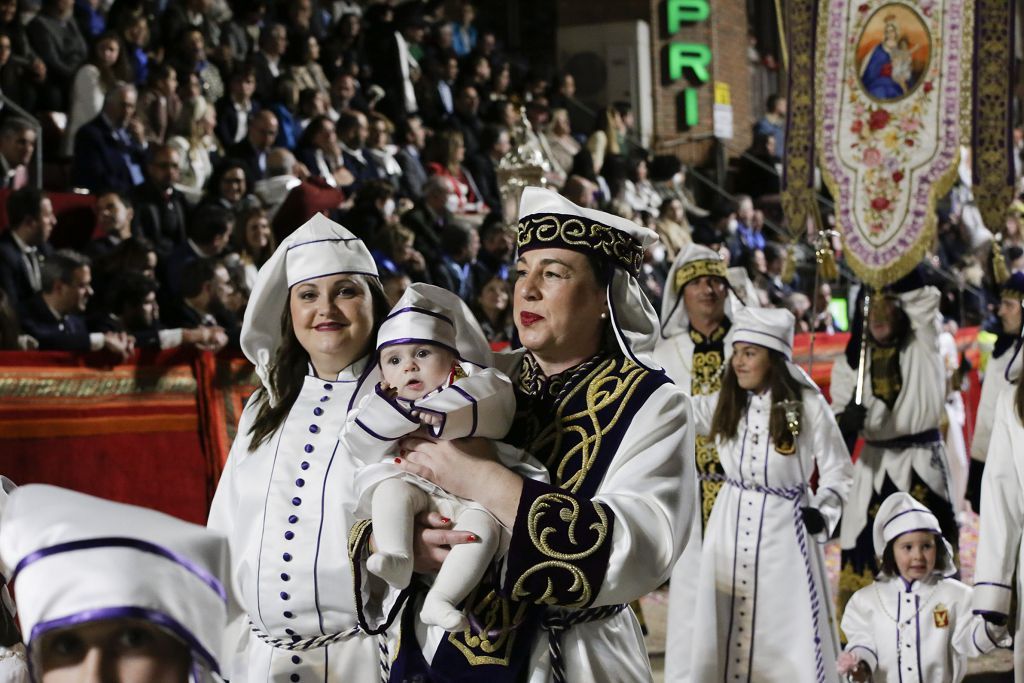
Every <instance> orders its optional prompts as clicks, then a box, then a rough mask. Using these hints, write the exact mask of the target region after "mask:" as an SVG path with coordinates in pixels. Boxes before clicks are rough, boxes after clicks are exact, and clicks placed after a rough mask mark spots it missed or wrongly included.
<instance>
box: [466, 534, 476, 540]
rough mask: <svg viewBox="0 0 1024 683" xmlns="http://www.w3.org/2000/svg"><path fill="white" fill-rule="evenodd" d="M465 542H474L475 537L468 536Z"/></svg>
mask: <svg viewBox="0 0 1024 683" xmlns="http://www.w3.org/2000/svg"><path fill="white" fill-rule="evenodd" d="M466 540H467V541H475V540H476V536H474V535H473V534H470V535H469V536H466Z"/></svg>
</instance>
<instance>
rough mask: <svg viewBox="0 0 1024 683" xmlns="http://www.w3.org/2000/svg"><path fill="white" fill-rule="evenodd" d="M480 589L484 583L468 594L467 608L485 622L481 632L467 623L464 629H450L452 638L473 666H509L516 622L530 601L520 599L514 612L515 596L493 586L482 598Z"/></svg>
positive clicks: (451, 640) (478, 619)
mask: <svg viewBox="0 0 1024 683" xmlns="http://www.w3.org/2000/svg"><path fill="white" fill-rule="evenodd" d="M480 590H481V586H477V587H476V588H475V589H474V590H473V592H472V593H470V595H469V597H468V598H466V605H465V610H466V611H467V612H472V614H473V616H474V617H475V618H476V621H477V623H478V624H479V625H480V626H481V629H480V632H479V633H474V630H473V629H470V628H468V627H467V628H466V629H465V630H463V631H459V632H456V633H449V634H448V642H450V643H451V644H452V645H454V646H455V647H456V648H457V649H458V650H459V652H461V653H462V654H463V656H464V657H465V658H466V661H467V662H469V665H470V666H480V665H483V664H497V665H499V666H508V665H509V660H510V658H511V656H512V646H513V644H514V643H515V640H516V634H517V633H518V631H517V630H516V629H515V628H513V626H514V625H515V624H518V623H519V622H521V621H522V619H523V615H524V614H525V612H526V609H527V607H528V605H527V603H525V602H523V603H518V604H517V605H516V610H515V614H513V613H512V601H511V600H509V599H508V598H506V597H504V596H502V595H500V594H499V593H497V592H496V591H493V590H488V591H487V595H485V596H484V597H483V598H482V599H478V591H480Z"/></svg>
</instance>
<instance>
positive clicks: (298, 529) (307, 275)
mask: <svg viewBox="0 0 1024 683" xmlns="http://www.w3.org/2000/svg"><path fill="white" fill-rule="evenodd" d="M328 276H330V277H333V278H342V279H339V280H338V282H339V286H343V288H342V289H341V290H339V291H338V297H348V296H350V295H351V291H350V290H352V289H354V288H358V289H359V290H360V291H361V295H362V296H365V297H369V298H371V299H372V302H371V306H372V311H373V312H372V317H373V320H372V321H368V320H364V319H362V318H361V317H360V318H359V319H353V318H351V317H350V318H349V320H348V322H349V323H350V325H349V326H348V327H347V328H345V329H347V330H351V331H352V332H351V334H352V335H353V336H352V337H351V338H350V339H349V341H348V342H347V343H346V345H345V346H344V347H343V348H342V350H343V351H344V350H346V349H348V350H349V351H351V354H350V355H354V356H355V360H353V361H352V362H351V363H350V364H349V365H347V367H344V368H343V369H341V371H340V372H337V373H336V374H333V375H330V376H319V375H318V373H317V371H316V366H315V364H314V362H313V361H315V360H316V358H315V357H314V356H313V355H312V354H311V353H310V351H311V350H312V351H313V352H317V349H315V348H312V349H310V348H306V347H304V346H300V343H301V342H299V341H298V340H297V339H296V338H295V335H296V332H295V331H294V325H295V321H294V320H289V322H290V325H289V326H288V327H287V328H285V326H284V325H283V324H282V316H283V315H285V313H286V312H287V311H288V307H289V305H290V303H289V302H290V300H291V299H292V298H294V297H300V298H301V297H304V296H306V294H305V292H304V288H305V287H308V286H309V285H307V284H305V283H309V282H315V281H317V279H323V278H325V277H328ZM293 290H294V291H293ZM332 296H333V295H332ZM324 298H325V299H330V298H331V297H324ZM388 308H389V307H388V306H387V303H386V300H385V299H384V297H383V292H382V291H381V290H380V286H379V283H377V282H376V267H375V265H374V262H373V258H372V257H371V256H370V253H369V250H367V249H366V247H365V246H364V245H363V243H362V242H361V241H359V240H358V239H356V238H355V237H354V236H353V235H352V234H351V233H349V232H348V231H347V230H346V229H345V228H343V227H342V226H340V225H338V224H337V223H334V222H333V221H331V220H329V219H327V218H325V217H324V216H322V215H320V214H317V215H315V216H314V217H313V218H311V219H310V220H309V221H308V222H307V223H306V224H304V225H303V226H301V227H300V228H298V229H297V230H296V231H295V232H293V233H292V234H291V235H290V236H289V237H288V238H287V239H286V240H284V241H283V242H282V244H281V245H280V246H279V247H278V249H277V251H276V252H275V253H274V255H273V256H272V257H271V258H270V260H269V261H268V262H267V263H266V264H264V266H263V267H262V268H261V269H260V272H259V275H258V278H257V282H256V287H255V288H254V289H253V292H252V295H251V297H250V299H249V306H248V308H247V309H246V313H245V320H244V324H243V327H242V339H241V341H242V350H243V351H244V352H245V354H246V356H247V357H248V358H249V359H250V360H251V361H252V362H253V363H255V364H256V371H257V374H258V375H259V376H260V379H261V380H262V382H263V388H261V389H260V390H259V391H257V392H256V394H254V395H253V397H252V398H251V399H250V400H249V402H248V404H247V405H246V407H245V410H244V411H243V413H242V417H241V420H240V421H239V425H238V432H237V436H236V437H235V442H234V443H233V444H232V446H231V452H230V453H229V455H228V460H227V464H226V465H225V467H224V472H223V474H222V475H221V479H220V483H219V485H218V487H217V492H216V494H215V496H214V499H213V504H212V507H211V509H210V518H209V526H210V527H211V528H213V529H217V530H220V531H221V532H222V533H224V534H225V535H226V536H228V539H229V541H230V544H231V559H232V577H233V579H234V581H235V583H236V586H237V589H238V593H239V602H240V604H239V605H238V606H237V607H236V609H235V610H234V611H233V614H232V624H231V626H230V627H229V634H228V641H229V642H228V647H229V648H230V650H231V652H230V659H229V661H228V662H226V665H225V668H226V670H227V675H226V676H225V677H226V678H228V679H230V680H232V681H240V682H241V681H244V682H245V683H257V682H262V681H268V682H270V681H273V682H275V683H277V682H281V683H285V682H294V681H301V682H303V683H310V682H314V683H316V682H322V683H341V682H342V681H344V682H345V683H349V682H352V683H369V682H376V681H379V680H380V676H381V673H380V668H381V662H380V654H379V652H380V650H379V648H380V645H381V644H380V642H379V639H378V638H377V637H375V636H369V635H366V634H365V633H362V632H360V631H359V629H358V628H356V613H355V612H356V610H355V603H354V598H353V595H352V588H351V580H352V579H351V577H352V572H351V568H350V565H349V555H348V551H347V547H346V540H347V538H348V534H349V530H350V528H351V527H352V525H353V524H354V523H355V518H354V517H353V516H352V515H351V513H350V512H349V511H348V506H349V505H350V503H351V502H352V501H353V500H354V496H355V492H354V490H353V486H352V483H353V477H354V474H355V471H356V468H357V466H358V461H357V460H356V459H355V457H354V456H353V454H351V453H349V452H348V451H346V450H345V449H344V448H343V447H340V446H339V444H338V436H339V434H340V432H341V429H342V427H343V426H344V424H345V420H346V417H347V416H348V413H349V410H351V408H352V406H353V405H355V404H356V403H357V401H358V400H359V398H360V397H362V396H363V395H365V394H366V393H367V392H369V391H372V390H373V387H374V385H375V384H376V383H377V373H376V369H375V366H374V365H373V364H372V363H369V362H368V361H369V353H370V352H371V351H372V348H373V335H374V329H373V328H374V327H375V324H373V323H377V324H379V322H380V321H381V320H383V318H384V316H385V315H386V314H387V311H388ZM327 310H328V312H330V310H331V309H327ZM367 315H371V314H369V313H368V314H367ZM342 318H343V316H342V315H341V314H340V313H337V312H333V313H330V314H329V315H328V316H327V317H326V319H325V321H324V322H325V323H327V324H326V328H330V327H331V326H332V325H335V326H336V325H337V323H338V322H340V320H341V319H342ZM326 328H325V329H326ZM284 329H287V332H285V334H288V333H289V332H290V333H291V335H292V338H291V339H290V340H289V339H288V338H286V337H285V336H284V335H283V334H282V330H284ZM342 334H345V332H342ZM285 345H288V346H287V348H290V349H292V350H293V352H292V355H291V356H290V357H291V358H293V360H292V361H291V363H286V361H285V360H284V357H283V356H281V357H279V356H277V355H276V354H278V352H279V350H280V349H281V348H282V346H285ZM277 363H280V365H281V367H282V369H281V370H280V372H278V370H277V366H276V364H277ZM285 368H290V369H291V371H292V373H293V374H297V375H302V374H305V376H304V377H292V378H291V379H292V381H294V382H296V383H297V384H298V389H297V392H296V394H295V395H294V396H293V398H292V400H293V403H292V405H291V408H290V409H289V410H288V412H287V414H286V415H285V416H284V417H283V420H282V422H281V424H280V425H279V426H278V428H277V429H276V430H275V431H274V432H273V433H271V434H269V435H268V436H267V437H266V438H265V439H264V440H263V441H262V442H260V443H259V445H257V446H256V447H255V448H253V447H252V444H253V434H254V428H255V427H258V426H259V424H258V420H257V416H258V415H259V414H260V411H261V410H262V409H264V408H263V400H267V401H269V402H270V405H271V406H273V405H281V404H280V403H279V402H282V401H284V400H285V399H284V397H282V396H281V395H280V394H279V387H280V386H281V384H280V382H278V381H276V380H278V379H279V378H280V376H281V375H282V374H283V373H284V372H285ZM293 648H297V649H293Z"/></svg>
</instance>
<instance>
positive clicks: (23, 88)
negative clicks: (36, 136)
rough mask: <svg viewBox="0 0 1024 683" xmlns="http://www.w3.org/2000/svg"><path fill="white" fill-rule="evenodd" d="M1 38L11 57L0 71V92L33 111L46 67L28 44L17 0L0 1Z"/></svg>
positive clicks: (44, 76) (44, 77) (0, 40)
mask: <svg viewBox="0 0 1024 683" xmlns="http://www.w3.org/2000/svg"><path fill="white" fill-rule="evenodd" d="M0 36H6V37H7V40H8V42H9V45H10V56H9V57H8V58H7V61H6V62H5V63H4V64H3V65H2V68H0V90H2V91H3V93H4V95H6V96H7V97H10V98H11V99H12V100H14V101H15V102H16V103H17V104H19V105H21V107H22V108H23V109H26V110H28V111H35V110H36V101H37V99H38V96H39V83H42V82H43V81H44V80H45V79H46V64H44V63H43V60H41V59H39V55H37V54H36V53H35V51H34V50H33V49H32V47H31V45H30V44H29V40H28V35H27V34H26V32H25V25H24V24H22V22H21V17H19V16H18V0H0ZM0 42H2V39H0Z"/></svg>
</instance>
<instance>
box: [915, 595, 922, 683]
mask: <svg viewBox="0 0 1024 683" xmlns="http://www.w3.org/2000/svg"><path fill="white" fill-rule="evenodd" d="M914 632H915V634H916V638H917V680H918V681H920V683H924V679H923V678H921V674H922V672H923V671H924V667H923V666H921V596H920V595H914Z"/></svg>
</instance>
